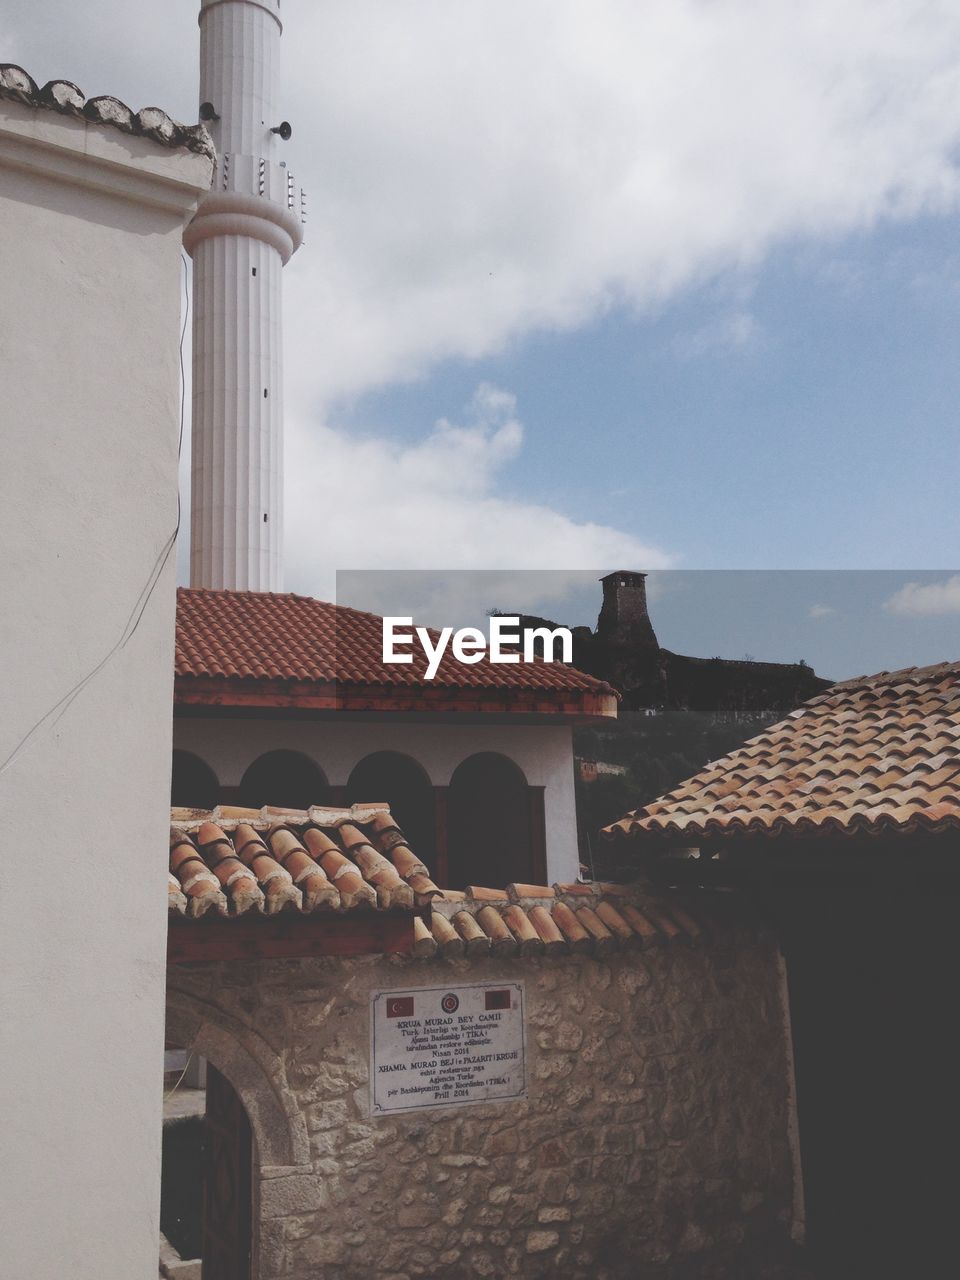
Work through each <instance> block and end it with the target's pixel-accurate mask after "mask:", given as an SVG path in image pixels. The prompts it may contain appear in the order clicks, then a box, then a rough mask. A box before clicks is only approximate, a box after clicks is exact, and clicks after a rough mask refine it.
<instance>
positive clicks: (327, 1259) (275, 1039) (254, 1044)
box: [168, 933, 793, 1280]
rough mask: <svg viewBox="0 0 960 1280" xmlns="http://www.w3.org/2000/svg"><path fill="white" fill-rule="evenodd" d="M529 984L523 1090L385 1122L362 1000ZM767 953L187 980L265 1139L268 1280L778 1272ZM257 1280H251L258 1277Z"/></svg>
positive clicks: (326, 964) (258, 971)
mask: <svg viewBox="0 0 960 1280" xmlns="http://www.w3.org/2000/svg"><path fill="white" fill-rule="evenodd" d="M506 980H510V981H523V982H524V983H525V1002H526V1010H527V1066H528V1098H527V1100H526V1101H523V1102H519V1103H517V1102H506V1103H485V1104H476V1105H469V1106H463V1107H451V1108H442V1109H441V1108H438V1109H436V1110H430V1111H421V1112H414V1113H407V1114H401V1115H392V1116H387V1117H373V1116H371V1109H370V1099H369V1089H368V1082H369V1042H370V1030H369V1028H370V993H371V991H372V990H377V989H387V990H390V989H403V988H406V987H410V986H425V987H434V986H437V985H439V984H443V983H447V982H449V983H450V984H451V985H454V984H457V983H461V984H462V983H467V982H487V981H489V982H494V983H496V982H502V981H506ZM780 997H781V992H780V988H779V975H778V967H777V953H776V949H775V947H774V946H773V944H771V943H770V942H768V941H765V940H763V939H759V940H758V939H757V938H756V937H754V936H746V935H744V934H742V933H741V934H739V935H738V936H737V937H736V938H735V939H734V938H731V937H729V936H728V937H727V939H726V940H725V941H724V942H723V943H719V942H717V941H712V942H710V943H707V944H705V945H703V946H698V947H696V948H686V947H670V948H666V949H662V950H657V951H652V952H643V953H640V952H624V953H618V954H616V955H613V956H611V957H609V958H607V959H603V960H597V959H593V958H586V957H579V956H574V955H567V956H563V957H560V958H558V959H517V958H513V959H509V960H496V959H491V958H486V959H482V960H479V961H477V960H469V959H468V960H459V961H455V962H443V961H431V962H417V961H409V960H405V959H400V958H398V957H369V958H363V959H359V960H333V959H313V960H301V961H261V962H254V961H251V962H245V963H234V964H230V965H227V964H223V965H216V966H213V965H211V966H204V967H193V968H182V969H173V970H171V974H170V1014H169V1023H168V1034H170V1035H172V1036H173V1037H175V1038H178V1039H179V1040H180V1041H181V1042H183V1043H187V1042H192V1043H193V1044H195V1046H196V1047H197V1049H198V1050H199V1051H200V1052H203V1053H204V1054H205V1055H206V1056H208V1057H210V1058H211V1060H212V1061H214V1063H215V1064H216V1065H217V1066H218V1067H220V1069H221V1070H222V1071H223V1072H224V1073H225V1074H226V1075H227V1076H228V1078H230V1079H231V1080H232V1082H233V1083H234V1085H235V1087H236V1088H237V1089H238V1090H239V1091H240V1093H241V1096H242V1097H243V1099H244V1102H245V1103H246V1105H247V1109H248V1111H249V1112H250V1115H251V1120H252V1122H253V1126H254V1131H255V1133H256V1135H257V1139H258V1144H259V1159H260V1163H261V1177H260V1185H259V1221H260V1225H259V1236H260V1239H259V1248H258V1254H259V1280H270V1278H271V1277H280V1276H282V1277H286V1278H287V1280H306V1278H307V1277H311V1280H316V1278H317V1277H334V1276H335V1277H337V1280H368V1278H369V1277H374V1276H376V1277H384V1278H387V1277H389V1278H390V1280H401V1277H410V1278H412V1277H415V1276H429V1277H451V1278H452V1277H461V1276H463V1277H468V1276H490V1277H499V1276H523V1277H538V1276H544V1277H546V1276H555V1275H559V1274H563V1275H564V1276H568V1277H578V1276H582V1277H588V1276H589V1277H591V1280H613V1278H615V1277H623V1278H626V1277H630V1278H631V1280H632V1278H633V1277H646V1276H650V1277H664V1278H666V1277H669V1278H670V1280H679V1278H680V1277H683V1278H686V1277H703V1278H706V1277H711V1278H717V1277H731V1278H733V1277H735V1278H736V1280H748V1278H749V1277H751V1276H758V1277H759V1276H773V1275H781V1274H786V1272H785V1271H783V1270H781V1269H780V1260H782V1259H785V1258H786V1257H787V1254H788V1252H789V1245H788V1240H789V1235H790V1230H791V1225H792V1224H791V1212H792V1196H793V1179H792V1164H793V1162H792V1153H791V1149H790V1142H789V1138H788V1132H789V1122H790V1101H789V1085H788V1080H789V1073H788V1069H787V1051H786V1038H785V1028H784V1024H783V1014H782V1006H781V1000H780ZM255 1274H257V1273H256V1272H255Z"/></svg>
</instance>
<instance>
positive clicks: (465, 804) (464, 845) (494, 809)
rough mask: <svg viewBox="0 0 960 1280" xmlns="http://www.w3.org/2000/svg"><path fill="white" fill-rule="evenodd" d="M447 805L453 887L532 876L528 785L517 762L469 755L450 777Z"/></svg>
mask: <svg viewBox="0 0 960 1280" xmlns="http://www.w3.org/2000/svg"><path fill="white" fill-rule="evenodd" d="M448 805H449V808H448V824H449V826H448V831H449V838H448V847H447V859H448V862H447V865H448V880H449V883H450V886H451V888H454V889H463V888H465V887H466V886H467V885H468V884H473V885H487V886H489V887H491V888H502V887H503V886H504V885H506V884H510V883H512V882H514V881H521V882H529V881H530V880H532V879H533V872H534V865H535V860H534V849H533V841H532V831H531V821H530V798H529V788H528V787H527V780H526V778H525V777H524V775H523V771H522V770H521V769H520V768H519V766H518V765H516V764H514V762H513V761H512V760H510V759H508V758H507V756H502V755H499V754H497V753H495V752H492V751H484V752H481V753H480V754H478V755H475V756H470V757H469V758H468V759H466V760H464V761H463V762H462V763H461V764H460V765H458V766H457V769H456V770H455V772H454V775H453V777H452V778H451V780H450V792H449V801H448Z"/></svg>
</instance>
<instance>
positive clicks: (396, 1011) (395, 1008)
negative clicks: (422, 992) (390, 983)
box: [387, 996, 413, 1018]
mask: <svg viewBox="0 0 960 1280" xmlns="http://www.w3.org/2000/svg"><path fill="white" fill-rule="evenodd" d="M387 1017H388V1018H412V1017H413V996H391V997H390V999H389V1000H388V1001H387Z"/></svg>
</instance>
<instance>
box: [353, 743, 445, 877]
mask: <svg viewBox="0 0 960 1280" xmlns="http://www.w3.org/2000/svg"><path fill="white" fill-rule="evenodd" d="M346 801H347V804H358V803H364V802H371V801H385V802H386V803H387V804H388V805H389V806H390V812H391V813H392V814H393V816H394V818H395V819H396V822H397V825H398V826H399V827H400V828H401V830H402V831H403V833H404V835H405V836H406V837H407V839H408V840H409V841H410V847H411V849H413V851H414V853H415V854H417V856H418V857H420V858H422V859H423V861H424V862H425V863H426V864H427V866H429V867H431V869H433V868H432V864H433V862H434V859H435V854H436V835H435V821H436V819H435V812H434V797H433V787H432V786H431V784H430V779H429V778H428V777H427V775H426V774H425V773H424V771H423V769H422V768H421V766H420V765H419V764H418V763H417V762H416V760H413V759H411V757H410V756H405V755H402V754H401V753H400V752H399V751H375V752H374V753H373V754H372V755H369V756H365V757H364V759H363V760H361V761H360V763H359V764H358V765H357V766H356V767H355V768H354V770H353V772H352V773H351V774H350V779H349V781H348V782H347V794H346Z"/></svg>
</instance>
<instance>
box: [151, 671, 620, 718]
mask: <svg viewBox="0 0 960 1280" xmlns="http://www.w3.org/2000/svg"><path fill="white" fill-rule="evenodd" d="M617 705H618V698H617V695H616V694H615V693H613V692H612V691H611V692H594V691H587V690H579V689H517V688H514V687H505V688H503V689H497V688H491V687H473V688H460V689H458V688H451V687H450V686H449V685H432V686H426V685H416V686H412V687H404V686H402V685H373V684H371V685H349V684H344V683H343V682H342V681H329V682H327V683H317V682H314V681H303V682H295V681H288V680H275V681H267V680H222V679H215V678H209V679H205V678H202V677H196V676H178V677H177V679H176V682H175V684H174V707H175V709H176V710H184V709H187V708H190V709H198V710H199V709H206V711H207V712H210V713H216V712H217V711H218V710H219V709H227V708H232V709H249V710H256V709H269V710H271V711H275V712H278V713H288V712H337V713H363V712H374V713H376V714H378V715H411V714H413V715H429V716H440V715H444V716H445V715H450V714H453V715H457V716H501V717H507V718H509V719H517V718H521V717H523V718H526V719H530V718H535V719H546V720H551V721H557V720H560V721H565V722H567V721H569V722H578V723H584V722H587V723H589V722H591V721H596V720H605V719H611V718H612V719H616V716H617Z"/></svg>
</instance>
